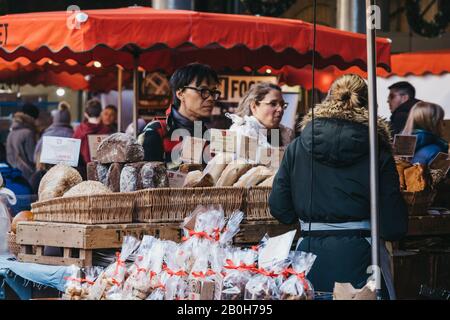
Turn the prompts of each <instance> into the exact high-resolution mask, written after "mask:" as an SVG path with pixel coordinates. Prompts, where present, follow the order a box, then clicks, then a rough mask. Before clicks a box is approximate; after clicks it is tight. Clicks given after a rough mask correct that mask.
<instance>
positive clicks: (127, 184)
mask: <svg viewBox="0 0 450 320" xmlns="http://www.w3.org/2000/svg"><path fill="white" fill-rule="evenodd" d="M146 163H147V162H135V163H128V164H126V165H125V166H124V167H123V169H122V172H121V173H120V192H130V191H136V190H139V186H140V185H142V182H141V169H142V167H143V166H144V165H145V164H146Z"/></svg>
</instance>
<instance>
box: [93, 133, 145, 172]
mask: <svg viewBox="0 0 450 320" xmlns="http://www.w3.org/2000/svg"><path fill="white" fill-rule="evenodd" d="M142 160H144V148H143V147H142V146H141V145H140V144H139V143H138V142H137V141H136V139H134V138H133V137H131V136H130V135H127V134H125V133H120V132H118V133H114V134H112V135H110V136H109V137H108V138H106V139H104V140H103V141H102V142H101V143H100V144H99V146H98V148H97V161H98V162H100V163H102V164H107V163H113V162H118V163H128V162H139V161H142Z"/></svg>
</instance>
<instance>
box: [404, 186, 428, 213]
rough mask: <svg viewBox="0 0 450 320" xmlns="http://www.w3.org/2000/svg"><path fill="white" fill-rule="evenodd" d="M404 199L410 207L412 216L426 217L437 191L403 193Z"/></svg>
mask: <svg viewBox="0 0 450 320" xmlns="http://www.w3.org/2000/svg"><path fill="white" fill-rule="evenodd" d="M402 194H403V198H404V199H405V202H406V204H407V206H408V212H409V215H410V216H426V215H428V213H427V210H428V208H429V207H430V206H431V205H432V204H433V201H434V198H435V197H436V191H430V190H425V191H421V192H406V191H402Z"/></svg>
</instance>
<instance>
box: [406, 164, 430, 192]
mask: <svg viewBox="0 0 450 320" xmlns="http://www.w3.org/2000/svg"><path fill="white" fill-rule="evenodd" d="M405 182H406V191H408V192H420V191H424V190H425V189H426V188H427V186H428V185H427V180H426V167H425V166H424V165H422V164H418V163H416V164H414V165H413V166H412V167H409V168H407V169H405Z"/></svg>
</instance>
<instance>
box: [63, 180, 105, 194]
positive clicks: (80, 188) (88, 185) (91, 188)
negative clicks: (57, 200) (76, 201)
mask: <svg viewBox="0 0 450 320" xmlns="http://www.w3.org/2000/svg"><path fill="white" fill-rule="evenodd" d="M111 192H112V191H111V190H110V189H109V188H107V187H106V186H104V185H103V184H102V183H100V182H98V181H83V182H81V183H79V184H77V185H76V186H74V187H72V188H71V189H70V190H69V191H67V192H66V193H64V195H63V197H75V196H89V195H93V194H105V193H111Z"/></svg>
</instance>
